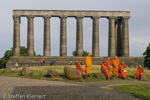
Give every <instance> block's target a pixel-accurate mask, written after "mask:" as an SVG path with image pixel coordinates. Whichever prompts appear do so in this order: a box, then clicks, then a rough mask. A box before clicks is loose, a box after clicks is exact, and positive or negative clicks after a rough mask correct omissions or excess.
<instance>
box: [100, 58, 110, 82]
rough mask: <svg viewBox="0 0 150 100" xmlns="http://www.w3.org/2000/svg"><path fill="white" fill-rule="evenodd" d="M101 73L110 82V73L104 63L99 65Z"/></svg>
mask: <svg viewBox="0 0 150 100" xmlns="http://www.w3.org/2000/svg"><path fill="white" fill-rule="evenodd" d="M101 72H102V73H104V74H105V75H106V77H107V79H108V80H110V78H111V74H110V71H109V70H108V69H107V66H106V61H104V62H103V64H102V65H101Z"/></svg>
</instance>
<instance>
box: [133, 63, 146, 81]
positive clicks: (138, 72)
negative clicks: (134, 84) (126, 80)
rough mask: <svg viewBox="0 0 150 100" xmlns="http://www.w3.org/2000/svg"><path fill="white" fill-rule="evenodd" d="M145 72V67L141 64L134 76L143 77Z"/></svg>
mask: <svg viewBox="0 0 150 100" xmlns="http://www.w3.org/2000/svg"><path fill="white" fill-rule="evenodd" d="M143 74H144V68H143V67H141V65H139V66H138V69H137V72H136V73H135V75H134V78H135V79H137V78H141V80H142V78H143Z"/></svg>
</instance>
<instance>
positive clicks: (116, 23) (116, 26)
mask: <svg viewBox="0 0 150 100" xmlns="http://www.w3.org/2000/svg"><path fill="white" fill-rule="evenodd" d="M117 28H118V20H117V18H116V19H115V55H116V56H118V55H117V52H118V50H117V47H118V45H117V43H118V41H117V38H118V36H117V34H118V32H117Z"/></svg>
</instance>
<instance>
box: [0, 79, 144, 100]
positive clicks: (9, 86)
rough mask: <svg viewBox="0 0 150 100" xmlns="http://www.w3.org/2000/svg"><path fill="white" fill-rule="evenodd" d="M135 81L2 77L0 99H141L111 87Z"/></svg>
mask: <svg viewBox="0 0 150 100" xmlns="http://www.w3.org/2000/svg"><path fill="white" fill-rule="evenodd" d="M141 83H145V82H133V81H131V82H130V81H105V82H90V83H87V82H80V83H79V82H78V83H70V82H58V81H45V80H35V79H25V78H17V77H0V100H22V99H23V100H32V99H33V100H140V99H138V98H135V97H133V96H131V95H130V94H128V93H123V92H120V91H117V90H114V89H111V88H108V86H110V85H116V84H141Z"/></svg>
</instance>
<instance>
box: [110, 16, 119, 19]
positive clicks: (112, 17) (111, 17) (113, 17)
mask: <svg viewBox="0 0 150 100" xmlns="http://www.w3.org/2000/svg"><path fill="white" fill-rule="evenodd" d="M115 18H117V17H116V16H109V17H108V19H115Z"/></svg>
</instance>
